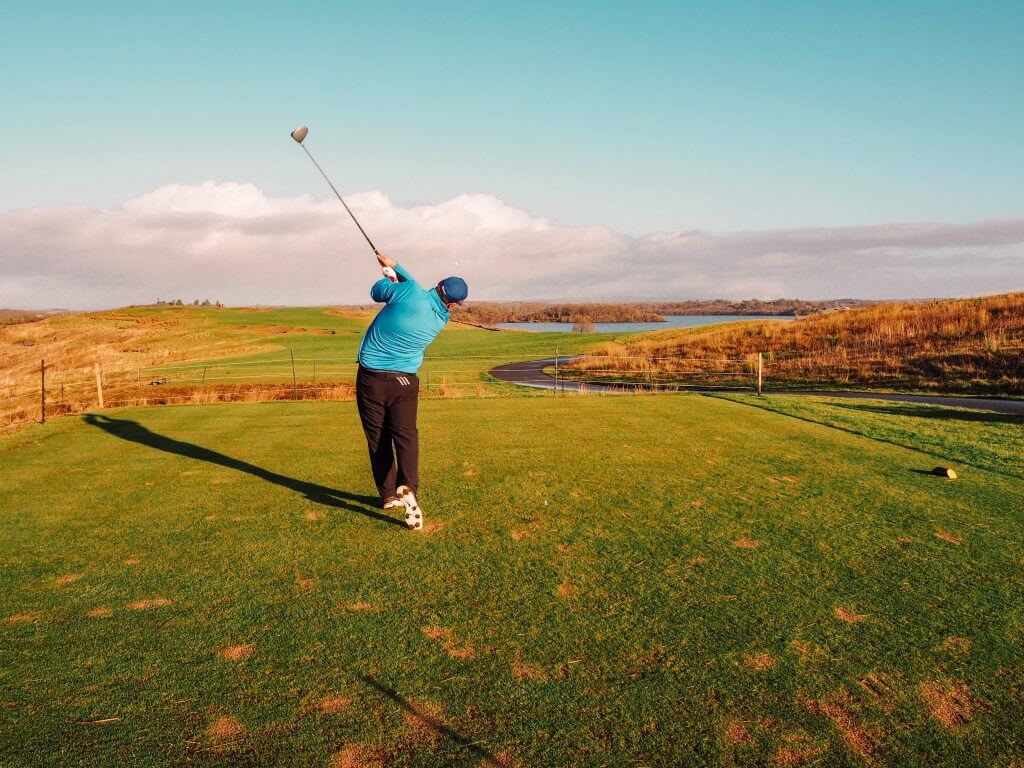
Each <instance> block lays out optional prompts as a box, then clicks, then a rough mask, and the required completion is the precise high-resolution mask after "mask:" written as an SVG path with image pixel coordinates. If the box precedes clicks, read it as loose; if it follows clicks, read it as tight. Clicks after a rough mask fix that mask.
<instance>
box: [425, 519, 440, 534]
mask: <svg viewBox="0 0 1024 768" xmlns="http://www.w3.org/2000/svg"><path fill="white" fill-rule="evenodd" d="M442 528H444V523H439V522H437V521H436V520H435V521H433V522H429V523H426V524H425V525H424V526H423V527H422V528H421V529H420V533H436V532H437V531H440V530H441V529H442Z"/></svg>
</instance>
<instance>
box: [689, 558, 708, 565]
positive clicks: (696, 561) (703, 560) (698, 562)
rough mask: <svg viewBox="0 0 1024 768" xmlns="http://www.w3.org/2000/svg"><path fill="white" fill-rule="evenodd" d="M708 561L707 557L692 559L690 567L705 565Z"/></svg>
mask: <svg viewBox="0 0 1024 768" xmlns="http://www.w3.org/2000/svg"><path fill="white" fill-rule="evenodd" d="M707 561H708V559H707V558H706V557H691V558H690V565H704V563H706V562H707Z"/></svg>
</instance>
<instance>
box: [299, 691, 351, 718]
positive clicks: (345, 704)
mask: <svg viewBox="0 0 1024 768" xmlns="http://www.w3.org/2000/svg"><path fill="white" fill-rule="evenodd" d="M351 705H352V697H351V696H345V695H344V694H341V693H331V694H328V695H327V696H324V697H323V698H322V699H320V700H319V701H317V702H315V703H314V704H313V705H312V706H310V707H309V708H308V711H311V712H325V713H327V714H329V715H336V714H337V713H338V712H344V711H345V710H346V709H348V708H349V707H350V706H351Z"/></svg>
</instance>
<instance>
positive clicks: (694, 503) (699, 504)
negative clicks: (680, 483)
mask: <svg viewBox="0 0 1024 768" xmlns="http://www.w3.org/2000/svg"><path fill="white" fill-rule="evenodd" d="M690 506H691V507H695V508H698V509H699V508H700V507H703V506H704V499H694V500H693V501H691V502H690Z"/></svg>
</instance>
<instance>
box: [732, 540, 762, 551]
mask: <svg viewBox="0 0 1024 768" xmlns="http://www.w3.org/2000/svg"><path fill="white" fill-rule="evenodd" d="M732 545H733V546H734V547H736V549H757V548H758V547H760V546H761V542H760V541H757V540H756V539H736V541H734V542H733V543H732Z"/></svg>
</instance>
